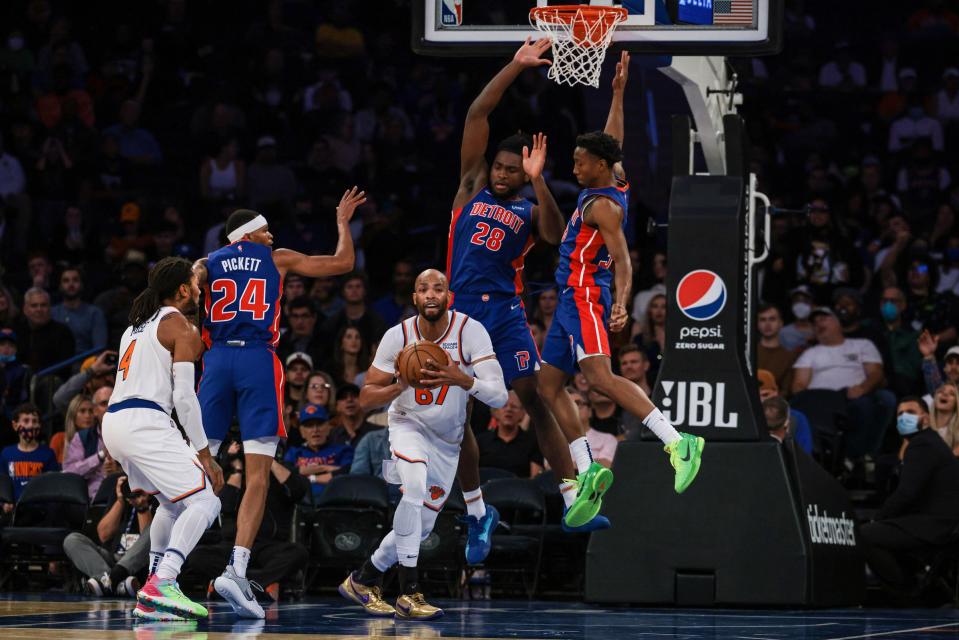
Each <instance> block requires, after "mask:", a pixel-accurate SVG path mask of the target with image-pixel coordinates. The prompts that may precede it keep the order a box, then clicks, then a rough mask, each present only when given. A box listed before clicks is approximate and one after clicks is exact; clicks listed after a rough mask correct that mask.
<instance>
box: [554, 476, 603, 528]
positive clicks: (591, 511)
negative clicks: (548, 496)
mask: <svg viewBox="0 0 959 640" xmlns="http://www.w3.org/2000/svg"><path fill="white" fill-rule="evenodd" d="M566 482H576V485H577V492H576V501H575V502H573V504H572V505H570V507H569V510H567V511H566V515H565V516H564V517H563V522H565V523H566V526H567V527H570V528H575V527H581V526H583V525H584V524H586V523H587V522H589V521H590V520H592V519H593V518H595V517H596V514H597V513H599V509H600V507H602V506H603V495H605V493H606V492H607V491H609V488H610V487H611V486H612V485H613V472H612V471H610V470H609V469H607V468H606V467H604V466H603V465H601V464H599V463H598V462H594V463H592V464H591V465H589V469H587V470H586V471H584V472H583V473H581V474H579V475H578V476H576V480H575V481H571V480H566Z"/></svg>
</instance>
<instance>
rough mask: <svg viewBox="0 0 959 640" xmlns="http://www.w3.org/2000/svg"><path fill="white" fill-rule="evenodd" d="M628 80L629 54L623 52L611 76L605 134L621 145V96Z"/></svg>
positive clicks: (622, 128) (622, 127) (622, 130)
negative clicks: (610, 97) (610, 93)
mask: <svg viewBox="0 0 959 640" xmlns="http://www.w3.org/2000/svg"><path fill="white" fill-rule="evenodd" d="M628 79H629V52H628V51H623V53H622V55H621V56H620V58H619V62H617V63H616V75H614V76H613V99H612V100H611V101H610V103H609V115H608V116H607V117H606V127H605V128H604V129H603V131H604V132H605V133H608V134H609V135H611V136H613V137H614V138H616V139H617V140H618V141H619V144H623V135H624V126H625V125H624V123H623V94H624V93H625V91H626V81H627V80H628Z"/></svg>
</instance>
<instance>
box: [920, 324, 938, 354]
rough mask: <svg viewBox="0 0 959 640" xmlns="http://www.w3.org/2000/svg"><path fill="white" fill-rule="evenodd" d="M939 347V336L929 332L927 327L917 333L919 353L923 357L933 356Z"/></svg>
mask: <svg viewBox="0 0 959 640" xmlns="http://www.w3.org/2000/svg"><path fill="white" fill-rule="evenodd" d="M937 349H939V336H937V335H933V334H931V333H929V329H925V330H923V332H922V333H921V334H919V353H921V354H922V357H923V358H933V357H935V355H936V350H937Z"/></svg>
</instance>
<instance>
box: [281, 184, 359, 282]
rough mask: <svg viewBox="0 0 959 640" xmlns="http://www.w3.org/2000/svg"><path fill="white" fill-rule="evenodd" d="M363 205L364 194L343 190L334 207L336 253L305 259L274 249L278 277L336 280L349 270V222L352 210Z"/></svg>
mask: <svg viewBox="0 0 959 640" xmlns="http://www.w3.org/2000/svg"><path fill="white" fill-rule="evenodd" d="M364 202H366V192H365V191H359V190H358V188H357V187H353V188H352V189H347V191H346V192H345V193H344V194H343V197H342V198H340V204H339V205H338V206H337V207H336V230H337V233H338V234H339V240H338V241H337V243H336V252H335V253H334V254H333V255H331V256H308V255H305V254H302V253H300V252H299V251H293V250H291V249H277V250H276V251H274V252H273V262H275V263H276V268H277V269H279V270H280V273H281V274H283V275H286V274H287V273H289V272H293V273H298V274H300V275H301V276H306V277H308V278H319V277H322V276H338V275H340V274H343V273H348V272H350V271H352V270H353V263H354V260H355V254H354V252H353V236H352V235H351V234H350V220H351V219H352V218H353V214H354V213H355V212H356V208H357V207H358V206H360V205H361V204H363V203H364Z"/></svg>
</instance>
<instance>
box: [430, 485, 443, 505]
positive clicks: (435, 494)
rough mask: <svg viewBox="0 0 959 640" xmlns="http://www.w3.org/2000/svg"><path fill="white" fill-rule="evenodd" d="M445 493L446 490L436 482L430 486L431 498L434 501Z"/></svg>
mask: <svg viewBox="0 0 959 640" xmlns="http://www.w3.org/2000/svg"><path fill="white" fill-rule="evenodd" d="M445 495H446V491H444V490H443V487H438V486H436V485H435V484H434V485H433V486H432V487H430V500H432V501H433V502H436V501H437V500H439V499H440V498H442V497H443V496H445Z"/></svg>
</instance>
